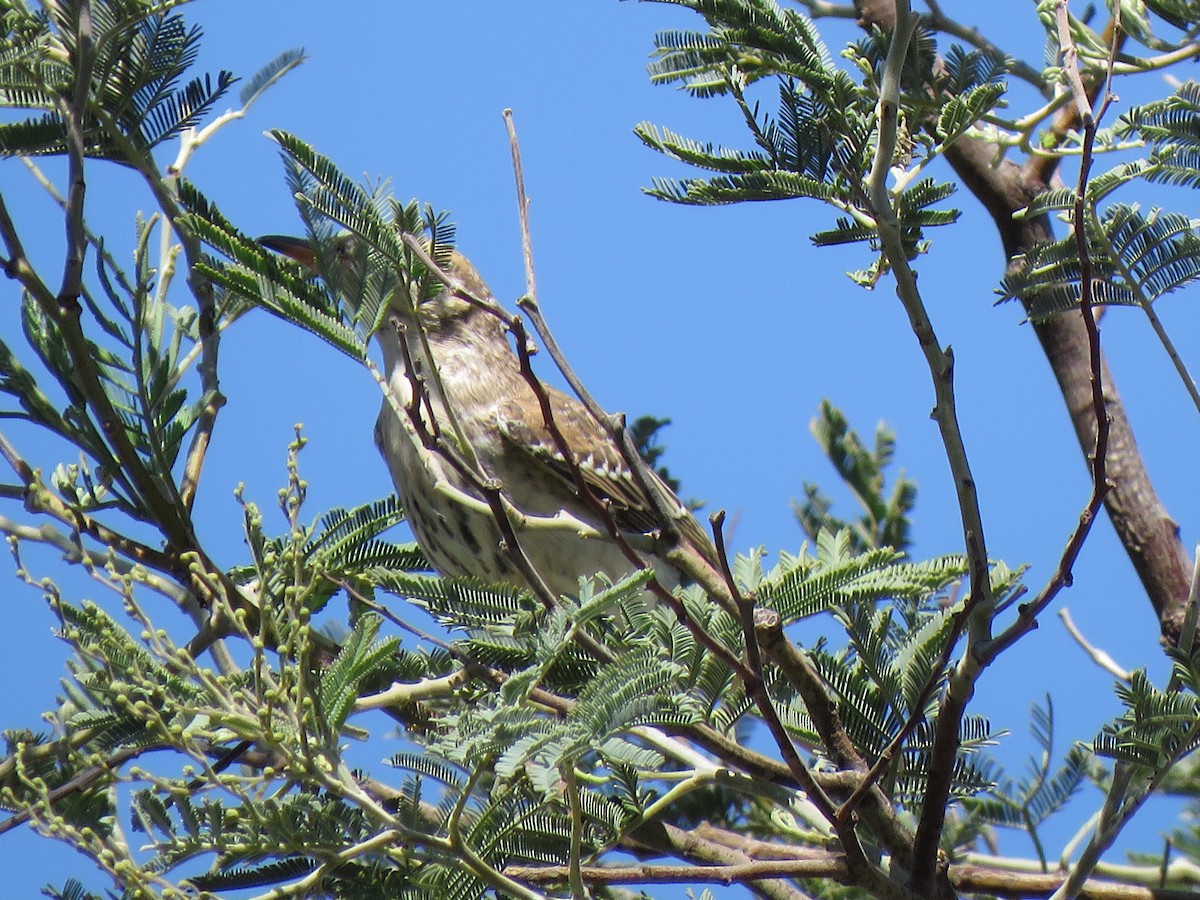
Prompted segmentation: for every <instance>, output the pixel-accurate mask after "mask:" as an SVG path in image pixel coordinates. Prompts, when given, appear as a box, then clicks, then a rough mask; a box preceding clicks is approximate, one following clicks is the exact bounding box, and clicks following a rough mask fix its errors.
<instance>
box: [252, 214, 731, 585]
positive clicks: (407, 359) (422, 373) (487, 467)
mask: <svg viewBox="0 0 1200 900" xmlns="http://www.w3.org/2000/svg"><path fill="white" fill-rule="evenodd" d="M333 240H334V244H333V247H332V253H331V254H329V255H328V257H327V258H329V259H332V261H333V262H332V264H331V268H333V269H335V270H336V269H339V268H340V269H341V272H336V271H335V272H334V274H333V276H332V277H330V278H329V280H330V281H332V282H334V284H335V285H336V284H337V282H340V281H342V280H343V278H342V276H344V274H345V272H346V270H347V269H352V268H353V267H354V266H360V267H361V266H362V265H364V264H365V263H364V259H365V258H366V254H364V253H362V252H361V245H360V244H358V239H357V238H355V237H354V236H353V235H348V234H347V235H341V236H339V237H337V238H334V239H333ZM259 243H260V244H262V245H263V246H265V247H267V248H269V249H271V250H274V251H276V252H278V253H281V254H283V255H285V256H287V257H290V258H292V259H294V260H297V261H299V262H300V263H302V264H303V265H305V266H308V267H310V268H315V267H316V265H317V257H318V253H317V249H316V246H315V245H314V243H313V242H312V241H309V240H306V239H301V238H293V237H287V236H282V235H268V236H265V237H263V238H260V239H259ZM443 268H444V272H443V277H444V279H445V282H446V283H445V284H444V285H439V286H438V289H435V290H434V291H433V292H432V294H431V295H430V296H429V297H428V298H427V299H425V300H424V301H423V302H421V303H420V304H419V307H418V308H417V309H416V312H415V315H414V312H413V308H412V305H411V304H410V303H407V302H405V301H407V294H401V293H400V290H399V289H398V290H397V293H396V294H394V295H393V298H392V300H391V302H390V305H389V307H388V310H387V314H386V315H385V316H384V317H383V321H382V323H381V325H380V326H379V327H378V328H377V329H376V331H375V334H374V337H375V339H376V341H377V342H378V344H379V346H380V349H381V351H382V356H383V364H384V368H383V373H382V374H383V380H384V381H385V383H386V385H387V390H388V393H390V397H385V399H384V402H383V405H382V408H381V410H380V413H379V418H378V420H377V422H376V425H375V441H376V445H377V446H378V448H379V451H380V453H381V454H382V456H383V459H384V461H385V462H386V464H387V468H388V470H389V472H390V474H391V477H392V481H393V483H394V484H395V487H396V491H397V493H398V495H399V497H400V500H401V503H402V505H403V507H404V509H405V511H406V516H407V518H408V521H409V524H410V526H411V528H412V531H413V534H414V536H415V537H416V540H417V543H418V545H419V546H420V547H421V549H422V551H423V552H424V554H425V556H426V557H427V559H428V560H429V562H430V563H431V564H432V566H433V567H434V568H435V569H436V570H437V571H438V572H439V573H441V574H442V575H449V576H470V577H474V578H477V579H480V580H482V581H485V582H488V583H507V584H513V585H517V586H521V587H527V588H532V589H534V590H535V591H540V592H543V593H544V592H547V591H548V592H549V593H551V594H552V595H553V596H554V597H556V598H557V597H561V596H563V595H569V596H577V595H578V594H579V591H580V579H581V578H591V577H593V576H597V575H599V576H602V577H604V578H607V579H609V580H610V581H614V582H615V581H616V580H618V579H620V578H623V577H625V576H627V575H630V574H632V573H633V572H634V571H635V570H637V569H639V568H643V567H647V566H651V567H653V568H654V569H655V572H656V575H657V578H658V580H659V582H660V584H662V585H663V586H665V587H666V588H667V589H668V590H671V589H674V588H675V587H677V586H679V584H680V583H681V581H682V580H683V579H681V573H680V571H679V570H678V569H677V568H676V566H675V565H674V564H673V563H671V562H668V561H667V560H666V559H665V558H664V557H663V556H662V555H660V553H658V552H656V545H657V543H658V539H659V538H660V537H661V535H660V533H659V528H660V525H659V521H658V519H657V518H656V516H655V513H654V504H653V503H652V502H651V499H650V498H649V497H648V496H647V495H646V493H645V490H643V488H642V487H641V486H640V485H639V483H638V481H637V479H635V477H634V475H633V472H632V471H631V470H630V467H629V465H628V463H627V462H626V460H625V458H624V456H623V455H622V453H621V451H620V449H619V447H618V446H617V445H616V443H615V441H614V439H613V437H612V435H611V433H610V432H609V431H608V429H606V428H604V427H602V426H601V425H600V424H599V422H597V420H596V418H595V417H594V416H593V415H592V414H591V413H590V412H589V411H588V409H587V408H586V407H585V406H584V405H583V404H582V403H581V402H579V401H578V400H577V399H575V398H574V397H571V396H569V395H567V394H565V393H563V392H562V391H560V390H558V389H556V388H554V387H553V386H550V385H544V386H542V387H541V389H540V390H541V391H542V392H543V397H542V398H539V396H538V391H535V390H534V388H533V386H532V385H531V384H530V382H529V381H528V380H527V379H526V377H525V376H524V375H523V374H522V370H521V364H520V358H519V356H518V355H517V353H516V351H515V350H514V347H513V344H512V342H511V340H510V335H509V331H508V328H507V326H506V323H505V321H504V319H503V317H502V316H500V315H497V314H496V310H498V309H499V308H500V307H499V304H498V303H497V301H496V300H495V298H494V296H493V295H492V293H491V291H490V290H489V289H488V287H487V284H486V283H485V282H484V280H483V278H482V277H481V276H480V274H479V273H478V271H476V269H475V267H474V266H473V265H472V264H471V263H470V262H469V261H468V260H467V259H466V257H464V256H463V255H462V254H460V253H459V252H458V251H457V250H455V251H452V252H451V253H450V254H449V257H448V259H446V261H445V263H444V267H443ZM359 279H360V280H361V273H360V275H359ZM543 398H544V400H545V402H547V403H548V406H549V408H550V410H551V413H552V418H553V421H554V423H555V425H556V426H557V428H558V430H559V431H560V433H561V435H562V437H563V438H564V443H565V445H566V450H567V451H568V452H569V453H570V454H571V456H572V457H573V462H574V464H573V465H572V463H571V462H569V461H568V460H567V458H566V457H565V456H564V454H563V452H562V448H561V447H560V445H559V443H558V442H557V441H556V440H555V438H554V436H553V434H552V432H551V430H550V428H549V427H548V425H547V422H546V419H545V415H544V412H543V408H542V402H543ZM435 438H436V439H435ZM463 444H465V445H466V446H463ZM646 472H647V473H648V476H649V479H650V489H651V490H655V491H657V492H659V498H660V503H661V502H665V503H666V504H667V505H668V508H669V509H671V511H672V516H671V518H672V519H673V521H674V522H675V523H676V527H677V528H678V529H679V532H680V534H681V536H682V539H683V540H684V541H686V542H687V543H688V544H690V545H692V547H694V548H695V549H696V550H698V551H699V552H700V554H701V555H702V556H703V557H704V558H706V559H708V560H709V561H712V560H713V559H714V558H715V551H714V550H713V549H712V545H711V543H710V542H709V540H708V538H707V537H706V536H705V535H704V533H703V530H702V529H701V528H700V526H699V524H698V523H697V522H696V520H695V518H693V516H692V515H691V513H690V512H689V511H688V509H687V508H686V506H685V505H684V504H683V503H682V502H681V501H680V500H679V498H678V497H676V496H675V494H674V493H673V492H672V491H671V490H670V488H669V487H667V486H666V484H665V483H663V481H662V480H661V479H660V478H659V477H658V476H657V475H656V474H655V473H654V472H653V471H652V470H650V469H649V468H648V467H647V468H646ZM471 473H473V474H471ZM577 473H578V474H579V475H581V476H582V481H583V482H584V484H586V487H587V489H588V491H589V492H590V493H591V494H592V498H590V499H589V498H586V497H584V496H581V492H580V490H579V486H578V479H577V477H576V474H577ZM479 476H482V478H480V477H479ZM492 485H494V486H498V488H499V493H500V495H502V497H503V498H504V501H505V503H506V506H507V508H508V510H509V515H508V516H507V518H508V520H509V521H510V522H511V523H512V529H511V531H510V532H509V534H510V535H512V536H515V538H516V543H517V544H518V545H519V548H520V553H521V554H522V555H523V556H524V558H525V560H527V562H528V565H522V564H519V562H518V559H519V556H518V555H517V554H516V552H515V548H514V547H512V546H510V544H511V538H510V537H508V536H506V533H505V532H506V530H507V529H502V528H501V527H500V525H499V524H498V520H497V516H496V514H495V510H494V509H493V508H492V507H489V505H488V502H487V496H486V491H485V488H487V487H488V486H492ZM660 508H661V506H660ZM604 510H607V511H608V515H610V516H611V523H612V524H615V526H616V528H617V529H618V530H619V532H620V534H621V535H622V537H623V539H624V540H625V541H626V542H627V543H628V545H629V547H630V548H632V550H633V551H634V554H633V558H632V559H631V558H630V555H629V554H627V553H626V551H625V550H623V549H622V547H621V546H620V545H619V544H618V542H617V540H615V539H614V538H613V537H612V535H611V532H610V528H609V524H610V523H609V522H607V521H606V514H605V512H604ZM530 570H532V571H530ZM534 573H536V574H534Z"/></svg>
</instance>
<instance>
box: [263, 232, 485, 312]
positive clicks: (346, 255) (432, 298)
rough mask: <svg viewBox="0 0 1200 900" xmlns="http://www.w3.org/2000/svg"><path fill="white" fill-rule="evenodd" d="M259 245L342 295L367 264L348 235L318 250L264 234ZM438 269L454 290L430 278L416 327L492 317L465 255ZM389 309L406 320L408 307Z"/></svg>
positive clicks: (355, 286) (357, 284)
mask: <svg viewBox="0 0 1200 900" xmlns="http://www.w3.org/2000/svg"><path fill="white" fill-rule="evenodd" d="M258 242H259V243H260V244H262V245H263V246H264V247H266V248H267V249H269V250H274V251H275V252H276V253H280V254H282V255H283V256H286V257H288V258H289V259H294V260H295V261H296V262H298V263H300V264H301V265H302V266H304V267H305V268H307V269H309V270H311V271H312V272H313V273H314V274H315V273H318V272H323V273H324V274H325V276H326V279H327V280H328V282H329V287H330V288H331V289H332V290H333V291H334V292H335V293H337V294H342V295H345V294H347V293H349V292H352V291H356V290H360V289H361V286H362V282H363V280H364V279H363V275H364V271H367V267H368V266H370V258H369V255H368V254H367V253H366V248H365V247H364V245H363V244H362V242H361V241H360V240H359V238H358V237H357V236H356V235H353V234H341V235H338V236H337V237H335V238H334V239H333V240H332V241H330V242H329V243H328V245H327V246H326V247H324V248H323V249H318V247H317V246H316V245H314V243H313V242H312V241H311V240H308V239H307V238H297V237H290V236H287V235H278V234H271V235H266V236H265V237H261V238H259V239H258ZM443 271H444V273H445V274H446V276H448V278H449V280H450V282H451V284H452V285H453V286H452V287H446V286H444V285H442V284H440V282H438V281H437V280H436V279H435V280H434V283H433V290H431V291H430V292H429V296H428V297H427V298H426V299H425V300H424V301H423V302H422V303H421V305H420V308H419V310H418V316H419V318H420V320H421V324H422V325H423V326H424V327H425V328H426V329H432V330H446V329H452V328H453V327H454V326H455V325H456V323H460V322H464V321H466V320H468V319H474V318H475V316H479V315H482V316H487V317H488V318H494V317H493V316H492V314H491V313H488V312H486V311H485V310H484V309H482V308H481V306H480V303H479V302H477V301H482V302H483V303H485V304H490V305H493V306H494V305H496V301H495V299H494V298H493V296H492V292H491V290H489V288H488V286H487V283H486V282H484V280H483V278H482V277H481V276H480V274H479V272H478V271H476V269H475V267H474V266H473V265H471V263H470V261H468V260H467V258H466V257H465V256H463V255H462V254H461V253H459V252H458V251H457V250H452V251H451V252H450V255H449V258H448V259H447V260H446V261H445V263H444V266H443ZM392 307H393V310H394V311H395V312H397V313H399V314H401V315H402V316H405V317H407V316H408V313H407V309H408V305H407V304H404V303H400V302H396V301H393V303H392ZM497 327H499V323H498V322H497Z"/></svg>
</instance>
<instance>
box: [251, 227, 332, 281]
mask: <svg viewBox="0 0 1200 900" xmlns="http://www.w3.org/2000/svg"><path fill="white" fill-rule="evenodd" d="M258 242H259V243H260V244H262V245H263V246H264V247H266V248H267V249H268V250H274V251H275V252H276V253H281V254H283V255H284V256H286V257H287V258H288V259H294V260H295V261H296V262H298V263H300V265H302V266H304V267H305V268H307V269H312V270H313V271H314V272H315V271H316V269H317V250H316V248H315V247H313V244H312V241H310V240H308V239H307V238H298V237H289V236H288V235H286V234H267V235H263V236H262V237H260V238H259V239H258Z"/></svg>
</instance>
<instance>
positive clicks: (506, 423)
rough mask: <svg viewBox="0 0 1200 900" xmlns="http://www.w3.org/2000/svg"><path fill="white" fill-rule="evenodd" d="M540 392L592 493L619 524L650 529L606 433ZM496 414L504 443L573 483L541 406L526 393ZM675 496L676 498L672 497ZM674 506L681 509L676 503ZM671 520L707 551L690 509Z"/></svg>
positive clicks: (554, 393) (570, 404) (650, 515)
mask: <svg viewBox="0 0 1200 900" xmlns="http://www.w3.org/2000/svg"><path fill="white" fill-rule="evenodd" d="M546 394H547V396H548V397H549V400H550V409H551V411H552V412H553V414H554V424H555V425H557V426H558V429H559V430H560V431H561V432H562V434H563V437H564V438H565V439H566V443H567V446H568V447H570V448H571V450H572V451H573V452H574V454H575V458H576V462H577V464H578V466H579V471H580V472H581V473H582V475H583V480H584V482H585V483H586V484H587V486H588V487H589V488H590V489H591V491H592V493H593V494H595V495H596V497H597V498H599V499H600V500H609V501H610V502H611V504H612V513H613V517H614V518H615V519H616V522H617V524H618V525H619V526H620V527H621V528H622V529H623V530H626V531H631V532H641V533H643V534H648V533H650V532H652V531H654V530H655V529H656V528H657V527H658V524H657V520H656V518H655V516H654V511H653V508H652V507H651V505H650V502H649V501H648V500H647V498H646V496H645V494H644V493H643V492H642V490H641V489H640V488H639V487H638V484H637V482H636V481H635V480H634V477H633V473H632V472H630V471H629V466H627V465H626V464H625V459H624V457H623V456H622V455H621V453H620V451H619V450H618V449H617V447H616V445H615V444H614V443H613V441H612V438H610V437H609V435H608V434H607V433H606V432H605V431H604V429H602V428H601V427H600V426H599V425H598V424H597V423H596V420H595V419H593V418H592V416H591V414H590V413H589V412H588V411H587V410H586V409H585V408H584V407H583V406H582V405H581V404H580V403H579V402H578V401H576V400H573V399H572V398H570V397H568V396H567V395H566V394H564V393H562V391H559V390H556V389H555V388H553V387H550V386H546ZM497 420H498V424H499V428H500V434H501V435H502V436H503V438H504V439H505V441H506V443H507V444H508V445H509V446H510V447H513V448H515V449H518V450H521V451H523V452H525V453H528V454H530V455H531V456H533V457H534V458H535V459H536V460H537V461H538V462H540V463H541V464H542V465H544V466H546V467H548V468H549V469H550V470H551V471H553V472H554V473H555V474H556V475H558V476H559V478H560V479H561V480H562V481H563V483H564V484H566V485H568V486H569V487H570V488H571V490H575V489H576V484H575V479H574V477H573V474H572V472H571V467H570V465H568V463H567V460H566V459H565V458H564V457H563V455H562V453H561V452H560V451H559V449H558V445H557V443H556V442H555V440H554V436H553V435H552V434H551V433H550V430H549V429H548V428H547V427H546V424H545V419H544V417H543V415H542V410H541V407H540V406H539V405H538V402H537V399H536V398H535V397H533V395H532V394H529V395H526V396H523V397H522V398H521V399H520V400H507V401H505V402H504V403H502V404H501V405H500V407H499V408H498V410H497ZM650 474H651V476H652V477H653V478H654V479H655V480H656V481H657V482H658V484H659V485H660V487H661V488H662V491H663V492H664V493H665V494H666V495H667V496H673V495H672V494H671V489H670V488H668V487H667V486H666V485H665V484H663V483H662V480H661V479H660V478H658V476H657V475H656V474H655V473H654V472H653V471H651V473H650ZM675 502H676V503H679V501H678V500H676V501H675ZM679 508H680V510H681V511H682V510H683V509H684V507H683V504H682V503H679ZM676 522H677V523H678V526H679V528H680V530H681V531H682V532H683V536H684V538H685V539H686V540H687V541H688V542H689V543H691V544H693V545H694V546H695V547H696V548H697V549H699V550H700V551H701V552H703V553H704V554H705V555H711V551H710V550H709V549H708V548H709V547H711V544H710V542H709V540H708V538H707V537H705V535H704V532H703V531H702V530H701V529H700V526H699V524H697V522H696V520H695V519H694V518H692V516H691V515H690V514H685V515H683V516H681V517H679V518H678V519H677V520H676Z"/></svg>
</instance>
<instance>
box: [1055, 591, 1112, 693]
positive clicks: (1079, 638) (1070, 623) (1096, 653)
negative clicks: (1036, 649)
mask: <svg viewBox="0 0 1200 900" xmlns="http://www.w3.org/2000/svg"><path fill="white" fill-rule="evenodd" d="M1058 617H1059V618H1060V619H1062V623H1063V627H1064V628H1066V629H1067V634H1069V635H1070V636H1071V638H1072V639H1073V640H1074V641H1075V643H1077V644H1078V645H1079V646H1080V647H1081V648H1082V649H1083V652H1084V653H1086V654H1087V655H1088V657H1089V658H1090V659H1091V660H1092V662H1094V663H1095V664H1096V665H1098V666H1099V667H1100V668H1102V669H1103V670H1104V671H1105V672H1107V673H1108V674H1109V675H1111V676H1112V677H1113V678H1116V679H1117V680H1118V681H1125V682H1128V681H1129V670H1128V669H1124V668H1122V667H1121V666H1120V665H1119V664H1118V663H1117V661H1116V660H1115V659H1113V658H1112V657H1111V656H1110V655H1109V654H1108V653H1107V652H1106V651H1104V650H1101V649H1100V648H1099V647H1096V646H1094V645H1093V644H1091V643H1090V642H1089V641H1088V639H1087V638H1085V637H1084V636H1083V632H1081V631H1080V630H1079V629H1078V628H1077V627H1076V625H1075V622H1074V620H1073V619H1072V618H1071V613H1070V611H1069V610H1067V609H1066V608H1065V607H1064V608H1063V609H1060V610H1059V611H1058Z"/></svg>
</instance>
